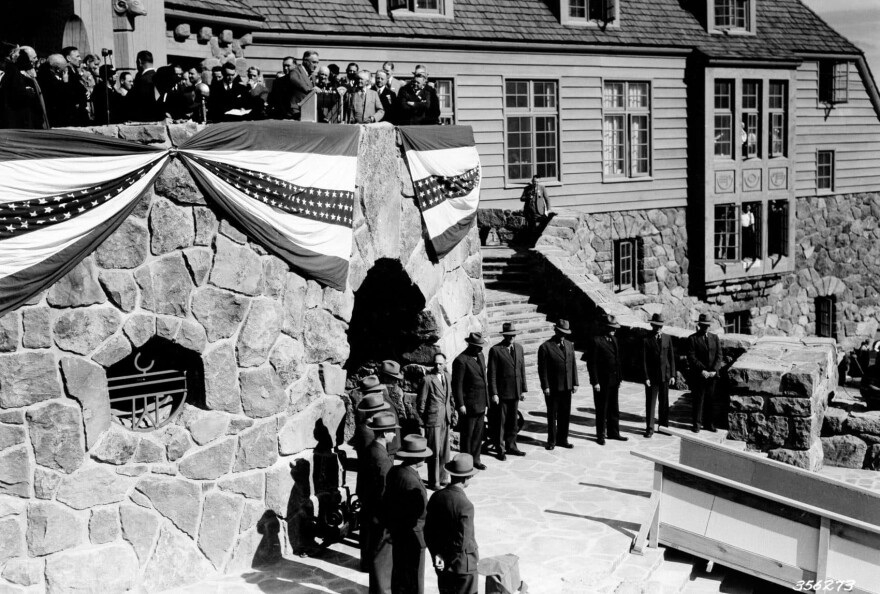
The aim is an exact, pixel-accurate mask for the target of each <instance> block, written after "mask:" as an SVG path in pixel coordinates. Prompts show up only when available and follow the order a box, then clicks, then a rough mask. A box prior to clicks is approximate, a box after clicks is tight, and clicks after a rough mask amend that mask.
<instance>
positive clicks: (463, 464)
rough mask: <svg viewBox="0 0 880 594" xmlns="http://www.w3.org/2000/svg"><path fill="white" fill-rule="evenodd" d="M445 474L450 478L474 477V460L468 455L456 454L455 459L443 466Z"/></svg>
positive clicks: (475, 470) (475, 472) (475, 471)
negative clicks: (449, 475)
mask: <svg viewBox="0 0 880 594" xmlns="http://www.w3.org/2000/svg"><path fill="white" fill-rule="evenodd" d="M443 468H445V469H446V472H448V473H449V474H451V475H452V476H474V475H475V474H477V469H476V468H474V458H473V456H471V455H470V454H456V455H455V458H453V459H452V460H450V461H449V462H447V463H446V464H444V465H443Z"/></svg>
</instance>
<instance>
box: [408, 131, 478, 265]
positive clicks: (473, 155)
mask: <svg viewBox="0 0 880 594" xmlns="http://www.w3.org/2000/svg"><path fill="white" fill-rule="evenodd" d="M399 130H400V136H401V139H402V140H403V148H404V152H405V154H406V162H407V165H408V166H409V171H410V175H411V176H412V179H413V188H414V189H415V195H416V202H417V204H418V206H419V210H420V211H421V212H422V220H424V222H425V228H426V230H427V232H428V237H429V239H430V242H431V246H432V248H433V251H434V253H435V255H436V257H437V258H438V259H439V258H442V257H443V256H445V255H446V254H448V253H449V252H450V251H452V249H453V248H454V247H455V246H456V245H458V244H459V242H461V240H462V239H464V237H465V236H466V235H467V233H468V230H469V229H470V227H471V224H472V223H473V221H474V219H476V216H477V207H478V206H479V204H480V176H481V169H480V156H479V154H478V153H477V148H476V146H475V144H474V135H473V131H472V130H471V128H470V127H468V126H401V127H400V128H399Z"/></svg>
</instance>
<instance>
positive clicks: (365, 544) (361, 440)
mask: <svg viewBox="0 0 880 594" xmlns="http://www.w3.org/2000/svg"><path fill="white" fill-rule="evenodd" d="M355 392H358V393H360V394H362V395H361V397H360V399H359V400H358V401H357V403H356V404H355V405H354V419H355V429H354V435H353V436H352V438H351V440H350V441H349V443H350V444H351V446H352V447H353V448H354V450H355V452H357V473H358V480H357V486H356V487H355V494H356V495H357V496H358V500H359V501H361V502H364V501H366V499H367V498H368V496H369V489H370V486H371V485H370V481H369V477H368V475H369V472H370V470H369V465H368V461H369V455H368V448H369V447H370V444H371V443H373V440H374V439H376V434H375V433H374V432H373V430H372V429H370V427H369V425H368V423H369V421H370V420H371V419H372V418H373V416H375V415H377V414H379V413H381V412H386V411H388V409H389V406H388V403H387V402H385V399H384V398H383V397H382V391H381V389H379V390H374V391H372V392H363V393H361V392H360V388H359V389H358V390H352V395H354V394H355ZM386 451H387V440H386ZM372 527H373V526H372V524H371V523H370V522H369V517H368V516H367V514H366V512H364V510H363V508H361V513H360V550H361V571H363V572H369V571H370V565H371V559H372V555H371V554H370V542H371V540H370V539H371V529H372Z"/></svg>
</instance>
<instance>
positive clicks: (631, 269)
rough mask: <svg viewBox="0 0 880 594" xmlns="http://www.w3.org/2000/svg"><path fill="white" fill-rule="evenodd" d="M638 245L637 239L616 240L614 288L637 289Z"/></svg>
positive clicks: (617, 289) (619, 289)
mask: <svg viewBox="0 0 880 594" xmlns="http://www.w3.org/2000/svg"><path fill="white" fill-rule="evenodd" d="M637 248H638V245H637V241H636V240H635V239H618V240H616V241H615V242H614V290H615V291H616V292H620V291H626V290H627V289H635V288H636V287H637V276H638V274H637V273H638V261H639V254H638V249H637Z"/></svg>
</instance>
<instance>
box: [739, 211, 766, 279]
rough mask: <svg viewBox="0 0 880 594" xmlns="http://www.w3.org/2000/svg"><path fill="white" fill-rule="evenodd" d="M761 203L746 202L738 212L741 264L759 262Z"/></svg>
mask: <svg viewBox="0 0 880 594" xmlns="http://www.w3.org/2000/svg"><path fill="white" fill-rule="evenodd" d="M761 214H762V213H761V203H760V202H746V203H744V204H743V205H742V214H740V217H739V219H740V223H739V228H740V238H741V244H740V245H741V246H742V259H743V264H745V265H746V266H751V265H752V264H759V263H760V262H761V238H762V237H763V228H762V220H761Z"/></svg>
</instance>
